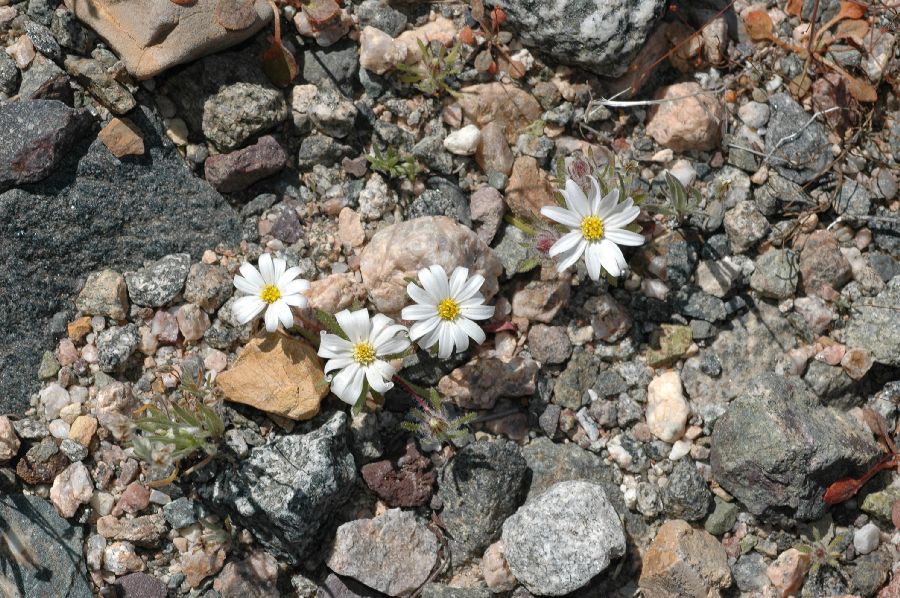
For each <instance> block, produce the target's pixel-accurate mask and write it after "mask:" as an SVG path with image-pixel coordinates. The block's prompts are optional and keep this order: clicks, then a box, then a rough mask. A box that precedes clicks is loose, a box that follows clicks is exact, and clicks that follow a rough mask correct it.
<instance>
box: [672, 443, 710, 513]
mask: <svg viewBox="0 0 900 598" xmlns="http://www.w3.org/2000/svg"><path fill="white" fill-rule="evenodd" d="M712 498H713V495H712V492H711V491H710V489H709V487H708V486H707V485H706V480H704V479H703V476H702V475H700V472H699V471H697V467H696V466H695V465H694V463H693V461H691V460H690V459H688V458H687V457H685V458H682V459H680V460H678V462H677V463H676V464H675V469H673V470H672V473H670V474H669V482H668V484H666V487H665V488H664V489H663V491H662V500H663V504H664V505H665V507H666V514H667V515H669V516H670V517H672V518H674V519H684V520H685V521H698V520H700V519H703V518H704V517H706V514H707V513H708V512H709V507H710V505H711V504H712Z"/></svg>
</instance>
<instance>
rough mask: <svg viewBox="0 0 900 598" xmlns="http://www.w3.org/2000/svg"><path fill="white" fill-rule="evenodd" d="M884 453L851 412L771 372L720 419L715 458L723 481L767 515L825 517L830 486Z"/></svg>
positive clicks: (715, 470) (715, 434)
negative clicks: (831, 405) (823, 401)
mask: <svg viewBox="0 0 900 598" xmlns="http://www.w3.org/2000/svg"><path fill="white" fill-rule="evenodd" d="M880 455H881V450H880V449H879V447H878V445H877V444H875V443H874V442H873V441H872V435H871V433H870V432H869V431H868V430H865V429H863V427H862V426H861V425H860V424H859V422H857V421H856V420H854V419H853V418H852V417H850V416H848V415H847V414H845V413H843V412H841V411H838V410H836V409H832V408H828V407H820V406H819V405H818V404H817V403H816V398H815V396H814V395H813V394H812V393H811V392H809V391H808V390H806V389H805V388H804V387H803V386H802V383H800V382H798V381H796V380H791V379H788V378H783V377H781V376H777V375H775V374H764V375H762V376H761V377H760V379H759V380H758V381H757V383H756V384H754V385H753V387H752V388H751V389H750V390H749V391H748V392H747V393H746V394H744V395H743V396H741V397H740V398H738V399H737V400H736V401H734V402H733V403H732V404H731V405H730V407H729V409H728V412H727V413H726V414H725V415H724V416H723V417H721V418H719V420H718V421H717V422H716V425H715V428H714V430H713V436H712V446H711V454H710V463H711V465H712V468H713V475H714V476H715V479H716V480H717V481H718V482H719V484H721V486H722V487H723V488H724V489H725V490H727V491H728V492H729V493H730V494H731V495H733V496H734V497H735V498H737V499H738V500H740V501H741V502H742V503H743V504H744V505H745V506H746V507H747V509H748V510H749V511H750V512H751V513H753V514H755V515H760V516H764V517H770V516H771V517H778V516H787V517H789V518H796V519H800V520H807V521H808V520H813V519H818V518H819V517H821V516H822V515H823V514H824V513H825V509H826V506H825V500H824V498H823V495H824V492H825V488H826V487H827V486H828V485H830V484H831V483H832V482H834V481H835V480H837V479H840V478H842V477H844V476H848V475H859V474H861V473H862V472H863V471H864V470H865V469H866V468H867V467H869V466H871V465H872V464H873V463H874V462H875V461H877V460H878V458H879V457H880Z"/></svg>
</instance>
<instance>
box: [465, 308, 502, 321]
mask: <svg viewBox="0 0 900 598" xmlns="http://www.w3.org/2000/svg"><path fill="white" fill-rule="evenodd" d="M459 311H460V313H461V314H462V315H463V316H465V317H467V318H469V319H470V320H488V319H490V318H492V317H493V316H494V306H493V305H467V306H465V307H462V308H460V310H459Z"/></svg>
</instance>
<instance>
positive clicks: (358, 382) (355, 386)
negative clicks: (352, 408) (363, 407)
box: [341, 368, 366, 405]
mask: <svg viewBox="0 0 900 598" xmlns="http://www.w3.org/2000/svg"><path fill="white" fill-rule="evenodd" d="M365 380H366V371H365V370H364V369H363V368H358V369H357V370H356V372H355V373H354V374H353V378H352V379H351V380H350V386H348V387H347V390H346V395H347V397H346V398H344V397H341V399H342V400H344V401H346V402H347V403H350V404H351V405H353V404H355V403H356V401H357V400H359V397H360V396H361V395H362V392H363V383H364V382H365Z"/></svg>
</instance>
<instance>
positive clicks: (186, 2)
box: [170, 0, 197, 6]
mask: <svg viewBox="0 0 900 598" xmlns="http://www.w3.org/2000/svg"><path fill="white" fill-rule="evenodd" d="M170 1H171V2H173V3H175V4H177V5H178V6H191V5H193V4H194V3H195V2H196V1H197V0H170Z"/></svg>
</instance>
